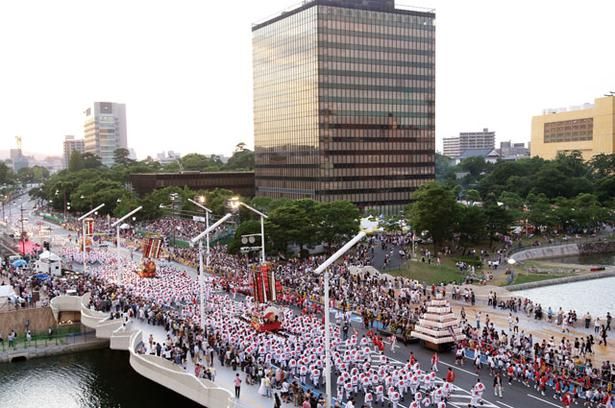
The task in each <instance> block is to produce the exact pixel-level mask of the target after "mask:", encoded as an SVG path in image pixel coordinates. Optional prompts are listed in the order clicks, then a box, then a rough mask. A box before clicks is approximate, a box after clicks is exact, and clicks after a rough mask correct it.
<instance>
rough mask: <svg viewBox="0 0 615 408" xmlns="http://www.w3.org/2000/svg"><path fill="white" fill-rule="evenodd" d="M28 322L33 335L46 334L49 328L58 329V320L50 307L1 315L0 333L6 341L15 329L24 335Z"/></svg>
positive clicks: (20, 310)
mask: <svg viewBox="0 0 615 408" xmlns="http://www.w3.org/2000/svg"><path fill="white" fill-rule="evenodd" d="M26 320H29V321H30V326H29V327H30V330H31V331H32V333H38V332H46V331H47V329H48V328H49V327H56V319H55V318H54V317H53V313H52V312H51V308H49V307H38V308H33V309H19V310H11V311H9V312H2V313H0V333H2V336H3V337H4V339H6V336H8V333H9V331H10V330H13V329H14V330H15V331H16V332H17V333H18V334H19V335H23V334H24V332H25V330H26V327H25V323H26Z"/></svg>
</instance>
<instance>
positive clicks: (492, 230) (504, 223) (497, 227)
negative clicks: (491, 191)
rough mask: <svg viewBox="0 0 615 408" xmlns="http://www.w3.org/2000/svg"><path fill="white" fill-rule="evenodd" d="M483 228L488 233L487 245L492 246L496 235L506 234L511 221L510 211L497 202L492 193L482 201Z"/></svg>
mask: <svg viewBox="0 0 615 408" xmlns="http://www.w3.org/2000/svg"><path fill="white" fill-rule="evenodd" d="M483 208H484V214H485V228H486V230H487V234H488V235H489V246H493V241H494V240H495V239H496V238H497V237H498V235H505V234H508V232H509V231H510V226H511V225H512V223H513V220H514V219H513V217H512V214H511V213H510V211H509V210H508V209H507V208H506V206H504V205H503V204H500V203H498V202H497V200H496V199H495V197H494V196H493V195H490V196H489V197H488V198H487V199H486V200H485V202H484V207H483Z"/></svg>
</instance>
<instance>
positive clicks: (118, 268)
mask: <svg viewBox="0 0 615 408" xmlns="http://www.w3.org/2000/svg"><path fill="white" fill-rule="evenodd" d="M141 209H143V206H138V207H137V208H135V209H134V210H132V211H131V212H129V213H128V214H126V215H125V216H123V217H122V218H120V219H119V220H117V221H115V222H114V223H113V224H111V228H113V227H116V239H117V243H116V250H117V255H116V263H117V282H118V283H120V282H121V281H122V273H121V271H120V225H122V221H124V220H125V219H127V218H128V217H131V216H132V215H133V214H136V213H137V212H139V211H141Z"/></svg>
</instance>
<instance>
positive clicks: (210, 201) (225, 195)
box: [205, 188, 241, 215]
mask: <svg viewBox="0 0 615 408" xmlns="http://www.w3.org/2000/svg"><path fill="white" fill-rule="evenodd" d="M232 197H236V194H234V193H233V192H232V191H231V190H227V189H224V188H216V189H214V190H210V191H207V192H206V193H205V202H206V205H207V207H208V208H209V209H210V210H211V211H212V212H213V213H214V214H218V215H222V214H225V213H226V212H227V211H226V207H227V204H228V201H229V199H231V198H232ZM239 199H241V197H239Z"/></svg>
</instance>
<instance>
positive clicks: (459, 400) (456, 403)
mask: <svg viewBox="0 0 615 408" xmlns="http://www.w3.org/2000/svg"><path fill="white" fill-rule="evenodd" d="M337 349H338V351H340V352H343V351H345V350H346V346H345V345H343V344H342V345H338V347H337ZM370 357H371V364H372V366H374V367H378V366H380V365H381V364H382V363H383V361H384V358H385V357H386V362H387V364H389V365H393V366H404V365H405V363H403V362H401V361H399V360H396V359H394V358H392V357H389V356H384V355H382V354H380V353H378V352H375V351H372V352H371V356H370ZM444 381H445V380H444V379H443V378H441V377H436V380H435V381H434V384H435V385H436V386H440V385H442V384H443V383H444ZM422 391H423V392H424V390H422ZM471 398H472V396H471V394H470V392H469V391H467V390H465V389H463V388H461V387H459V386H457V385H454V384H453V391H452V392H451V394H450V397H449V398H448V401H447V406H450V407H455V408H467V407H468V404H469V403H470V400H471ZM385 400H387V401H389V402H390V400H389V399H388V398H386V397H385ZM502 405H504V406H505V407H509V408H513V407H510V406H509V405H505V404H502ZM397 406H398V407H399V408H408V404H407V403H398V405H397ZM480 407H481V408H502V406H500V405H496V404H494V403H492V402H490V401H488V400H485V399H483V400H482V401H481V404H480Z"/></svg>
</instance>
